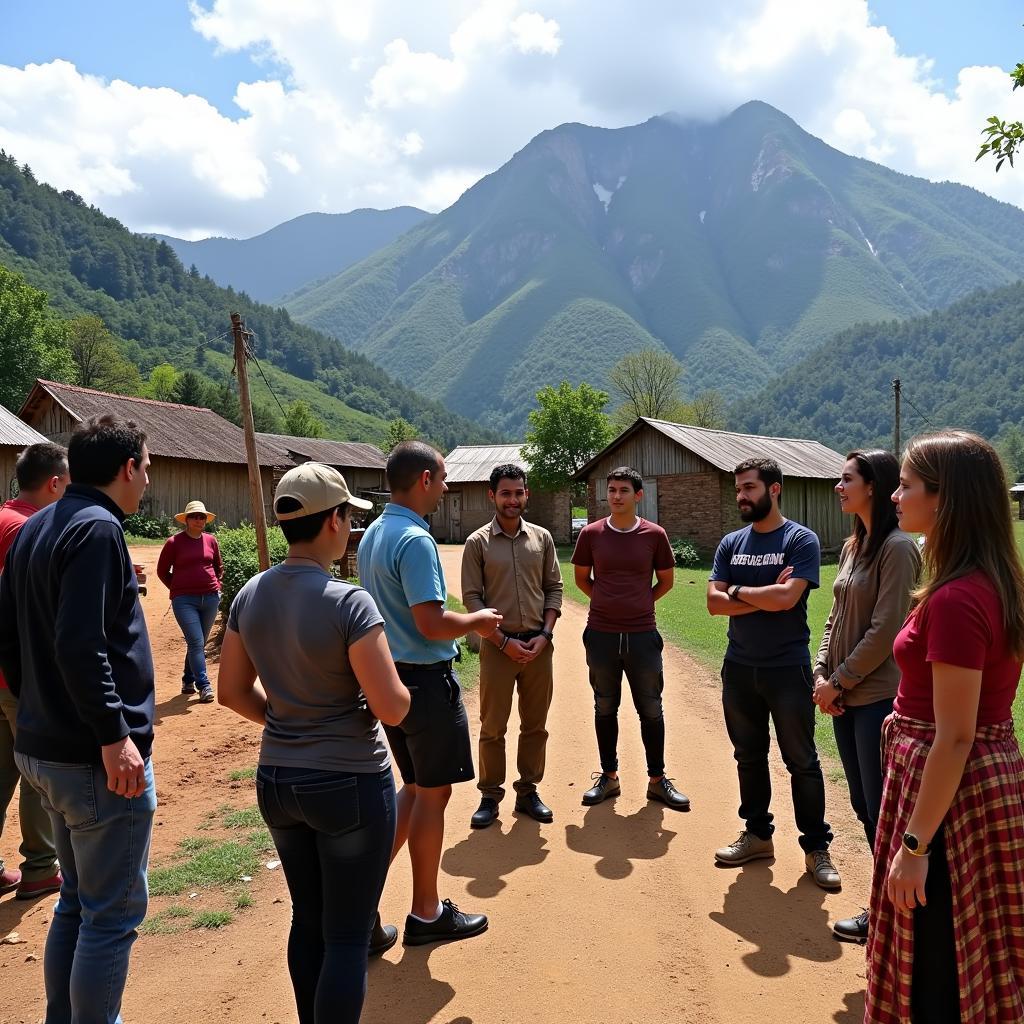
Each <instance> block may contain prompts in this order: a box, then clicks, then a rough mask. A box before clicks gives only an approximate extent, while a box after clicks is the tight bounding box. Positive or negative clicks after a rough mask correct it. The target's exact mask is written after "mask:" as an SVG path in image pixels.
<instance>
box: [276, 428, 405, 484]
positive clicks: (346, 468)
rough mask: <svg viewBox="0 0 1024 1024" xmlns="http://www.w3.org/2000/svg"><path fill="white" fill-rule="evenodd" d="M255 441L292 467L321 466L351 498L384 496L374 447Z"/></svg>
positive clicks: (382, 462)
mask: <svg viewBox="0 0 1024 1024" xmlns="http://www.w3.org/2000/svg"><path fill="white" fill-rule="evenodd" d="M256 438H257V440H259V441H260V442H263V443H265V444H268V445H270V446H271V447H274V448H280V449H283V450H284V451H286V452H287V453H288V457H289V458H290V459H291V461H292V463H293V464H294V465H300V464H301V463H303V462H323V463H325V464H326V465H328V466H333V467H334V468H335V469H336V470H338V472H339V473H341V475H342V476H343V477H344V478H345V483H347V484H348V489H349V490H350V491H351V492H352V493H353V494H355V495H357V496H358V495H364V496H366V497H369V498H370V499H371V500H372V499H374V498H379V497H383V496H385V495H386V494H387V493H388V485H387V481H386V479H385V476H384V467H385V466H386V465H387V458H386V456H385V455H384V453H383V452H382V451H381V450H380V449H379V448H378V447H377V446H376V445H374V444H366V443H364V442H362V441H332V440H329V439H328V438H323V437H292V436H290V435H288V434H257V435H256Z"/></svg>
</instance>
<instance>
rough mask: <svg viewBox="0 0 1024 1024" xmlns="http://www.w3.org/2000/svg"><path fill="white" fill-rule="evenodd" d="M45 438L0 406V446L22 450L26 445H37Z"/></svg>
mask: <svg viewBox="0 0 1024 1024" xmlns="http://www.w3.org/2000/svg"><path fill="white" fill-rule="evenodd" d="M45 440H46V438H45V437H43V435H42V434H40V433H39V431H38V430H34V429H33V428H32V427H30V426H29V425H28V424H27V423H26V422H25V421H24V420H20V419H18V417H17V416H15V414H14V413H13V412H11V410H10V409H5V408H4V407H3V406H2V405H0V444H3V445H12V446H14V447H16V448H24V447H25V445H28V444H39V443H40V441H45Z"/></svg>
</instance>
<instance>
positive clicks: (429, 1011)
mask: <svg viewBox="0 0 1024 1024" xmlns="http://www.w3.org/2000/svg"><path fill="white" fill-rule="evenodd" d="M436 948H437V947H436V946H435V947H430V948H424V947H416V946H413V947H406V948H405V949H403V951H402V959H401V960H399V961H398V962H397V963H393V962H392V961H391V960H388V959H383V960H377V961H371V963H370V969H369V978H368V982H369V983H368V986H367V992H366V1002H365V1003H364V1004H363V1015H362V1017H360V1021H361V1022H362V1024H395V1022H396V1021H400V1022H401V1024H473V1020H472V1018H470V1017H465V1016H461V1017H455V1018H453V1019H452V1020H450V1021H445V1020H444V1018H442V1017H440V1016H438V1015H439V1014H440V1013H441V1011H442V1010H443V1009H444V1008H445V1007H446V1006H447V1005H448V1004H449V1003H450V1002H451V1001H452V999H453V998H454V997H455V989H454V988H452V986H451V985H449V984H448V982H446V981H440V980H439V979H437V978H435V977H433V976H432V975H431V973H430V963H429V960H430V954H431V953H432V952H433V951H434V949H436Z"/></svg>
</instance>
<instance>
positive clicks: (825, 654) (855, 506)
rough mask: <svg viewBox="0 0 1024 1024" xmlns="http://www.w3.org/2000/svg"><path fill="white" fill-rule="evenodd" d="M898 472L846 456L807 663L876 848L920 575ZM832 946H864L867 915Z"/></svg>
mask: <svg viewBox="0 0 1024 1024" xmlns="http://www.w3.org/2000/svg"><path fill="white" fill-rule="evenodd" d="M899 476H900V467H899V463H898V462H897V461H896V458H895V457H894V456H893V455H891V454H890V453H889V452H885V451H876V450H872V451H855V452H850V454H849V455H848V456H847V457H846V465H845V466H844V467H843V475H842V478H841V479H840V481H839V483H838V484H836V493H837V494H838V495H839V501H840V504H841V506H842V509H843V511H844V512H846V513H849V514H850V515H852V516H853V517H854V520H853V532H852V534H851V535H850V537H849V539H848V540H847V542H846V544H845V545H844V546H843V553H842V557H841V559H840V563H839V572H838V574H837V575H836V581H835V585H834V586H833V596H834V599H833V603H832V611H831V612H830V613H829V617H828V620H827V621H826V623H825V630H824V633H823V635H822V638H821V646H820V647H819V648H818V656H817V658H816V659H815V664H814V703H815V704H817V705H818V707H819V708H820V709H821V711H822V713H823V714H827V715H831V716H832V725H833V728H834V729H835V735H836V746H837V747H838V749H839V757H840V758H841V760H842V762H843V770H844V771H845V772H846V778H847V781H848V782H849V785H850V802H851V803H852V804H853V809H854V811H856V813H857V817H858V818H859V819H860V821H861V824H862V825H863V826H864V832H865V834H866V835H867V838H868V843H869V844H871V846H872V848H873V847H874V842H875V827H876V825H877V824H878V813H879V809H880V807H881V801H882V755H881V748H882V722H883V721H885V719H886V718H887V717H888V716H889V715H890V714H891V713H892V704H893V699H894V698H895V696H896V687H897V684H898V683H899V670H898V669H897V667H896V663H895V662H894V661H893V657H892V645H893V641H894V640H895V639H896V634H897V633H898V632H899V631H900V628H901V627H902V625H903V622H904V620H905V619H906V617H907V612H908V610H909V608H910V594H911V591H913V589H914V587H915V586H916V584H917V578H918V575H919V574H920V571H921V554H920V551H919V550H918V547H917V544H916V543H915V542H914V540H913V538H911V537H910V536H908V535H907V534H906V533H904V532H902V531H901V530H900V529H899V524H898V521H897V519H896V512H895V507H894V506H893V503H892V501H891V495H892V492H893V491H894V490H896V488H897V487H898V486H899ZM832 930H833V933H834V934H835V936H836V938H839V939H844V940H846V941H851V942H866V941H867V935H868V915H867V911H865V912H863V913H861V914H858V915H857V916H855V917H852V918H846V919H844V920H841V921H837V922H836V924H835V925H834V926H833V929H832Z"/></svg>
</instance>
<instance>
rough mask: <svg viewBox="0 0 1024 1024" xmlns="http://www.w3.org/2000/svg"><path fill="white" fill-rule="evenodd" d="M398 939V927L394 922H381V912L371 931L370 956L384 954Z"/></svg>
mask: <svg viewBox="0 0 1024 1024" xmlns="http://www.w3.org/2000/svg"><path fill="white" fill-rule="evenodd" d="M397 941H398V929H397V928H396V927H395V926H394V925H393V924H381V923H380V912H378V913H377V917H376V919H375V920H374V922H373V931H372V932H371V933H370V949H369V955H370V956H383V955H384V954H385V953H386V952H387V951H388V950H389V949H390V948H391V947H392V946H393V945H394V944H395V943H396V942H397Z"/></svg>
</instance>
